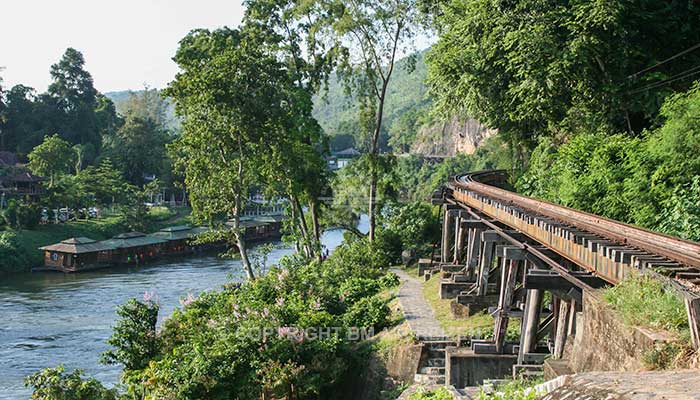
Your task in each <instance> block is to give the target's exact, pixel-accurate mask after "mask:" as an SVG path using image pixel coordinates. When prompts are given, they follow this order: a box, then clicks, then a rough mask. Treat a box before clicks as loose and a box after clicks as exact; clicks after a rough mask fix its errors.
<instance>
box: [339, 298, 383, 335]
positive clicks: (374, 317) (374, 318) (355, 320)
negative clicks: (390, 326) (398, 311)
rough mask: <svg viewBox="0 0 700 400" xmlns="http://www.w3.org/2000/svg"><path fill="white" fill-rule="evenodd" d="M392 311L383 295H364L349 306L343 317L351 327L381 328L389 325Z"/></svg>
mask: <svg viewBox="0 0 700 400" xmlns="http://www.w3.org/2000/svg"><path fill="white" fill-rule="evenodd" d="M390 313H391V311H390V310H389V307H388V306H387V305H386V301H385V300H384V299H382V298H381V297H379V296H372V297H363V298H361V299H360V300H359V301H357V302H355V303H354V304H353V305H351V306H350V307H349V308H348V311H347V312H346V313H345V315H344V316H343V319H344V322H345V324H346V325H347V326H350V327H357V328H366V329H375V330H379V329H381V328H384V327H385V326H387V323H388V321H389V314H390Z"/></svg>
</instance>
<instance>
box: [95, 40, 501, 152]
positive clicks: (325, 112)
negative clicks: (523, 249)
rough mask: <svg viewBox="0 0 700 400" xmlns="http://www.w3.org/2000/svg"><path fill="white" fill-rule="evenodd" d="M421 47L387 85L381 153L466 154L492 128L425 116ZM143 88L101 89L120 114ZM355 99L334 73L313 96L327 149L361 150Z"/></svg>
mask: <svg viewBox="0 0 700 400" xmlns="http://www.w3.org/2000/svg"><path fill="white" fill-rule="evenodd" d="M427 51H428V50H422V51H420V52H418V53H417V54H416V56H415V68H414V69H413V70H411V71H409V69H408V64H409V63H408V59H406V58H404V59H402V60H399V61H398V62H397V64H396V67H395V70H394V73H393V75H392V78H391V82H390V83H389V88H388V95H387V103H386V105H385V108H384V129H383V132H382V137H381V142H382V148H383V150H384V151H393V152H396V153H423V154H440V155H454V154H456V153H460V152H466V153H471V152H473V151H474V149H475V147H476V146H477V145H478V144H479V143H480V141H481V140H482V139H483V138H484V137H485V136H488V135H489V134H490V133H491V132H490V131H487V130H485V129H484V128H483V127H481V126H480V125H479V124H478V123H477V122H476V121H473V120H468V119H467V120H459V121H458V120H456V119H454V120H451V121H436V120H435V119H434V118H432V117H431V116H430V110H431V107H432V100H431V98H430V96H429V95H428V93H427V86H426V84H425V78H426V76H427V73H428V71H427V66H426V64H425V54H426V53H427ZM141 92H142V91H140V90H139V91H131V90H123V91H117V92H108V93H105V96H107V97H108V98H109V99H111V100H112V101H113V102H114V104H115V106H116V108H117V111H119V112H120V113H122V114H124V113H125V112H126V109H127V108H128V107H129V99H130V98H131V95H132V94H138V93H141ZM164 106H165V117H166V125H167V126H168V127H170V128H171V129H172V130H174V131H177V129H178V128H179V123H178V121H177V117H176V116H175V111H174V107H173V104H172V102H171V101H169V100H167V101H165V102H164ZM359 115H360V113H359V107H358V103H357V100H356V99H355V98H353V97H352V96H349V95H347V94H346V91H345V88H344V85H343V83H342V82H340V81H339V80H338V79H337V78H336V77H335V76H334V77H333V78H332V79H331V80H330V82H329V84H328V89H327V91H322V92H321V93H320V94H319V95H318V96H316V98H315V99H314V117H316V119H317V120H318V122H319V123H320V124H321V127H323V129H324V131H325V132H326V133H327V134H328V135H330V136H331V141H330V143H331V149H332V150H341V149H344V148H347V147H353V146H354V147H356V148H357V149H359V150H360V151H366V150H367V147H366V144H365V143H363V138H365V137H367V135H365V134H363V131H362V128H361V125H360V122H359Z"/></svg>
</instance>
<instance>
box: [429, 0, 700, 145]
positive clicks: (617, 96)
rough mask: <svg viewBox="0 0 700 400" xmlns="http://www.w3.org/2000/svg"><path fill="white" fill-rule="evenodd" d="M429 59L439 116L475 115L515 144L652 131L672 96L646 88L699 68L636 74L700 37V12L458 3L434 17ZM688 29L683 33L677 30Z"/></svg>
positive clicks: (672, 66)
mask: <svg viewBox="0 0 700 400" xmlns="http://www.w3.org/2000/svg"><path fill="white" fill-rule="evenodd" d="M435 14H436V15H435V21H436V27H437V29H438V31H439V33H440V38H439V41H438V43H437V44H436V45H434V46H433V48H432V49H431V51H430V53H429V54H428V56H427V61H428V65H429V73H428V83H429V87H430V91H431V93H432V94H433V95H434V96H435V98H436V104H437V107H438V109H439V110H441V111H442V112H444V113H448V114H457V115H463V114H465V113H466V114H468V115H471V116H473V117H475V118H477V119H478V120H479V121H481V122H482V123H485V124H486V125H487V126H491V127H497V128H498V129H499V132H500V133H501V134H502V135H505V136H506V137H508V138H512V139H513V140H514V141H515V142H525V143H527V142H529V141H531V140H532V139H533V138H535V137H537V136H540V135H547V136H561V135H562V134H566V133H571V132H581V131H584V132H585V131H589V132H590V131H597V130H613V131H622V130H624V129H632V130H634V131H636V132H640V131H641V130H642V129H643V128H645V127H649V126H650V124H651V118H650V117H653V115H654V114H655V113H656V112H657V111H658V107H659V104H660V103H661V101H662V100H663V98H664V97H665V96H666V95H668V93H669V92H670V91H671V90H678V89H687V88H688V81H687V80H678V81H674V83H673V84H672V85H666V84H664V85H662V86H660V87H658V88H653V89H649V90H637V91H635V90H636V89H640V88H644V87H646V86H647V85H648V84H649V83H652V82H660V81H663V79H665V78H668V77H671V76H674V75H676V74H679V73H681V72H684V71H687V70H688V69H689V68H691V67H693V66H695V65H697V62H698V57H700V56H698V54H697V53H694V54H692V55H686V57H684V58H680V59H677V60H676V61H675V62H673V63H667V64H666V65H664V66H662V67H659V68H655V69H653V70H652V71H650V72H645V73H641V74H635V72H637V71H641V70H643V69H644V68H646V67H650V66H652V65H654V64H656V63H657V62H658V61H659V60H664V59H666V58H668V57H670V56H672V55H674V54H677V53H679V52H681V51H683V50H685V49H686V48H687V47H688V43H697V42H698V41H700V32H699V31H697V30H696V29H693V27H694V26H695V21H696V20H697V18H698V15H700V7H698V6H697V5H690V4H688V3H687V2H677V3H672V4H668V6H665V7H659V3H658V2H657V1H654V0H636V1H631V2H630V1H623V0H613V1H603V2H567V1H559V0H548V1H540V0H531V1H519V2H496V1H491V0H452V1H446V2H444V4H443V6H442V7H440V9H439V10H438V11H436V12H435ZM676 31H678V32H682V33H680V34H678V35H675V34H673V33H672V32H676Z"/></svg>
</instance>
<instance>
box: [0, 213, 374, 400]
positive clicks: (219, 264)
mask: <svg viewBox="0 0 700 400" xmlns="http://www.w3.org/2000/svg"><path fill="white" fill-rule="evenodd" d="M366 223H367V221H366V219H365V218H363V219H362V220H361V221H360V227H359V228H360V229H361V230H364V231H366V227H365V226H363V225H366ZM342 239H343V231H341V230H333V231H329V232H326V233H325V234H324V235H323V239H322V242H323V244H324V245H325V246H326V247H327V248H328V249H329V250H332V249H334V248H335V247H337V246H338V245H339V244H340V243H341V242H342ZM292 251H293V250H292V249H291V248H290V247H287V246H284V245H283V244H282V243H279V242H278V243H274V248H273V250H272V251H271V252H270V253H269V254H268V257H267V265H271V264H274V263H276V262H277V261H278V260H279V259H280V258H281V257H283V256H284V255H287V254H291V253H292ZM0 279H1V281H0V398H2V399H27V398H30V396H31V391H30V390H29V389H27V388H25V387H24V377H25V376H27V375H29V374H32V373H34V372H36V371H38V370H40V369H42V368H45V367H53V366H56V365H58V364H60V363H63V364H64V365H65V366H66V370H67V371H70V370H72V369H75V368H80V369H84V370H85V372H86V374H87V375H92V376H94V377H96V378H97V379H99V380H100V381H102V382H104V383H107V384H114V383H116V382H117V381H118V379H119V373H120V368H119V367H118V366H113V365H112V366H106V365H100V364H99V362H98V360H99V356H100V353H102V352H103V351H105V350H107V348H108V346H107V344H106V340H107V338H109V336H110V335H111V333H112V326H113V325H114V323H115V318H116V314H115V309H116V307H117V306H119V305H120V304H123V303H124V302H125V301H127V300H128V299H130V298H134V297H135V298H142V297H143V293H144V292H145V291H153V292H155V293H156V294H157V295H158V297H159V301H160V305H161V313H160V318H161V319H162V318H163V317H164V316H166V315H170V313H171V312H172V310H173V309H174V308H175V307H179V306H180V302H179V301H180V298H182V297H185V296H187V294H188V293H192V294H194V295H197V294H198V293H200V292H202V291H205V290H213V289H218V288H220V287H221V285H222V284H223V283H226V282H230V281H240V280H242V279H244V273H243V270H242V268H241V265H240V262H239V261H238V260H230V259H221V258H218V257H216V256H215V255H209V256H203V257H196V256H193V257H186V258H178V259H163V260H160V261H159V262H157V263H153V264H150V265H148V266H144V267H139V268H131V267H123V268H122V267H120V268H112V269H105V270H98V271H94V272H85V273H78V274H62V273H32V274H19V275H13V276H10V277H3V278H0Z"/></svg>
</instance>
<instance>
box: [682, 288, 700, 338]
mask: <svg viewBox="0 0 700 400" xmlns="http://www.w3.org/2000/svg"><path fill="white" fill-rule="evenodd" d="M685 310H686V313H687V314H688V326H689V327H690V339H691V342H692V344H693V348H694V349H696V350H698V349H700V298H686V299H685Z"/></svg>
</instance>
